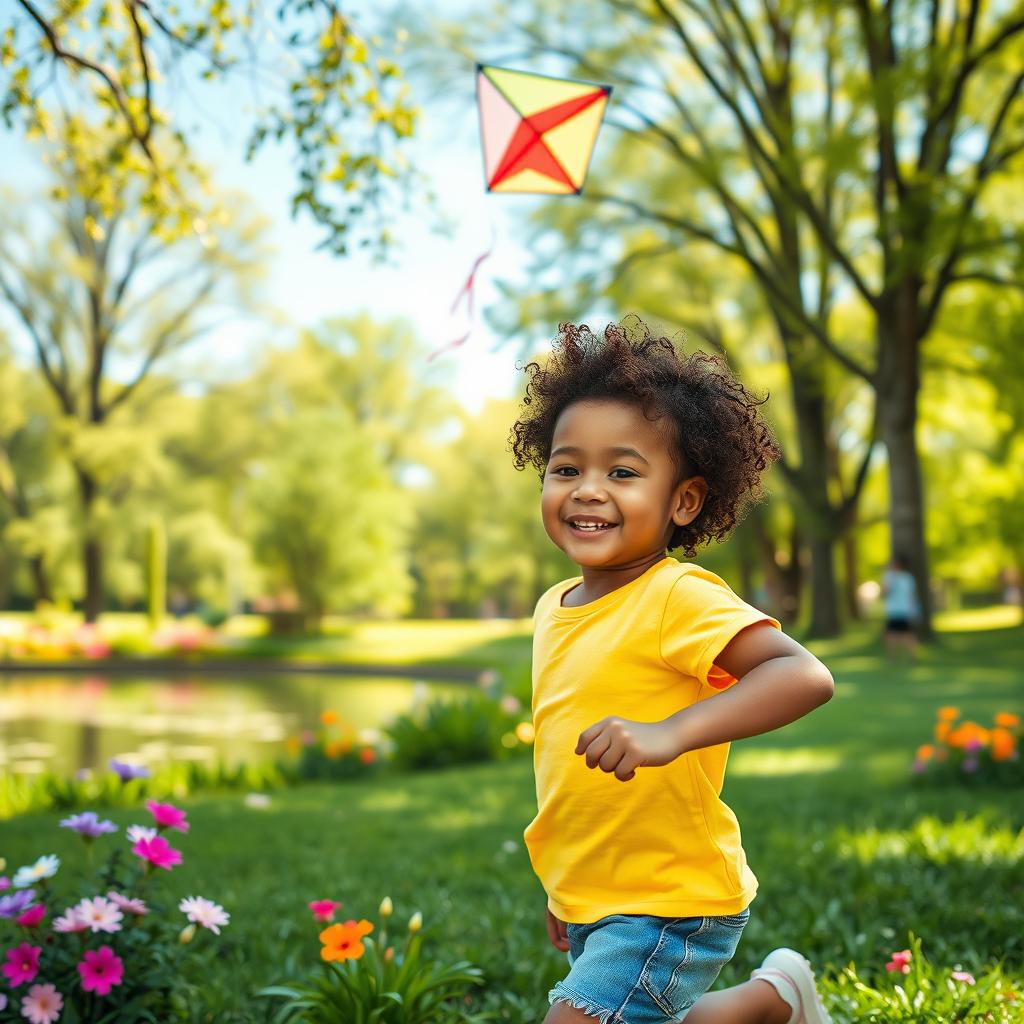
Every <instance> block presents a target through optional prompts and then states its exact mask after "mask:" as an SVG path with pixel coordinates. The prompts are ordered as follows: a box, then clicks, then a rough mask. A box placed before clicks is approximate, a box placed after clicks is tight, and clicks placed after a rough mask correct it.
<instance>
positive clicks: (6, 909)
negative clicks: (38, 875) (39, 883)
mask: <svg viewBox="0 0 1024 1024" xmlns="http://www.w3.org/2000/svg"><path fill="white" fill-rule="evenodd" d="M35 898H36V891H35V889H22V890H20V891H19V892H12V893H11V894H10V895H9V896H0V917H17V916H18V915H19V914H20V913H21V912H22V911H23V910H27V909H28V908H29V907H30V906H31V905H32V901H33V900H34V899H35Z"/></svg>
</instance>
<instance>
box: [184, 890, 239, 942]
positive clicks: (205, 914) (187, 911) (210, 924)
mask: <svg viewBox="0 0 1024 1024" xmlns="http://www.w3.org/2000/svg"><path fill="white" fill-rule="evenodd" d="M178 909H179V910H180V911H181V912H182V913H183V914H184V915H185V916H186V917H187V918H188V919H189V920H190V921H194V922H195V923H196V924H201V925H202V926H203V927H204V928H209V929H210V931H211V932H213V934H214V935H220V926H221V925H227V923H228V920H229V919H230V915H229V914H228V913H227V911H226V910H225V909H224V908H223V907H222V906H220V904H218V903H214V902H213V901H212V900H206V899H203V897H202V896H186V897H185V899H183V900H182V901H181V902H180V903H179V904H178Z"/></svg>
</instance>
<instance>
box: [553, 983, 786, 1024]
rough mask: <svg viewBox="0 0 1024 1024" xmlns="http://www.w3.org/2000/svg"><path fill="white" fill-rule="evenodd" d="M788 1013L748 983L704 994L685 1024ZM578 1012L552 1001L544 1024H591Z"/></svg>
mask: <svg viewBox="0 0 1024 1024" xmlns="http://www.w3.org/2000/svg"><path fill="white" fill-rule="evenodd" d="M792 1012H793V1011H792V1010H791V1009H790V1007H789V1006H788V1004H787V1003H786V1002H785V1001H784V1000H783V998H782V997H781V996H780V995H779V994H778V992H776V991H775V989H774V988H773V987H772V986H771V985H769V984H768V982H766V981H760V980H757V981H748V982H745V983H744V984H742V985H736V986H734V987H733V988H727V989H723V990H722V991H720V992H707V993H705V994H704V995H702V996H701V997H700V999H698V1000H697V1002H696V1003H694V1004H693V1006H692V1007H691V1008H690V1012H689V1013H688V1014H687V1015H686V1024H786V1022H787V1021H788V1020H789V1018H790V1016H791V1015H792ZM596 1020H597V1018H596V1017H591V1016H589V1015H588V1014H586V1013H584V1012H583V1011H582V1010H577V1009H576V1007H574V1006H570V1005H569V1004H568V1003H563V1002H561V1001H559V1002H556V1003H555V1004H554V1005H553V1006H552V1007H551V1009H550V1010H548V1014H547V1016H546V1017H545V1018H544V1024H594V1022H595V1021H596Z"/></svg>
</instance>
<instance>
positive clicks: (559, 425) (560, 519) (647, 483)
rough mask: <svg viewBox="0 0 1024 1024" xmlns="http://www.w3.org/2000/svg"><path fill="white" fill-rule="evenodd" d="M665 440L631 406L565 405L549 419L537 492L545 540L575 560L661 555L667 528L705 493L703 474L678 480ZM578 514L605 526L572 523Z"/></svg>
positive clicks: (657, 424)
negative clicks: (548, 449)
mask: <svg viewBox="0 0 1024 1024" xmlns="http://www.w3.org/2000/svg"><path fill="white" fill-rule="evenodd" d="M669 443H670V442H669V440H668V438H667V437H666V436H665V433H664V428H663V425H662V423H661V421H654V422H652V421H651V420H648V419H647V418H646V417H645V416H644V414H643V412H642V411H641V410H640V409H639V408H638V407H636V406H634V405H631V404H628V403H625V402H617V401H613V400H610V399H600V400H598V399H591V400H587V401H581V402H575V403H573V404H572V405H570V406H568V407H567V408H566V409H565V410H564V411H563V412H562V414H561V415H560V416H559V417H558V421H557V422H556V423H555V432H554V435H553V437H552V441H551V458H550V459H549V460H548V465H547V468H546V470H545V472H544V485H543V489H542V491H541V516H542V518H543V520H544V529H545V530H546V531H547V534H548V536H549V537H550V538H551V540H552V541H553V542H554V543H555V544H556V545H557V546H558V547H559V548H561V549H562V550H563V551H564V552H565V553H566V554H567V555H568V556H569V557H570V558H571V559H572V560H573V561H574V562H576V563H577V564H578V565H581V566H583V565H588V566H594V567H601V568H617V567H627V566H630V565H633V564H637V563H638V562H640V561H642V560H643V559H645V558H651V557H655V556H660V555H664V552H665V549H666V546H667V544H668V540H669V538H670V537H671V535H672V531H673V530H674V529H675V527H676V526H683V525H685V524H686V523H689V522H691V521H692V520H693V519H695V518H696V516H697V514H698V513H699V512H700V509H701V505H702V504H703V502H704V496H705V495H706V494H707V484H706V483H705V482H704V479H703V477H699V476H695V477H690V478H688V479H686V480H682V481H680V480H679V469H678V467H677V466H676V465H675V463H674V462H673V461H672V456H671V454H670V450H669ZM566 449H570V450H566ZM626 449H629V451H627V450H626ZM580 518H582V519H584V520H586V519H590V520H595V519H596V520H600V521H602V522H603V523H606V524H609V525H607V526H599V527H598V528H597V529H594V528H590V529H587V528H585V527H577V526H574V525H573V522H574V521H578V520H579V519H580Z"/></svg>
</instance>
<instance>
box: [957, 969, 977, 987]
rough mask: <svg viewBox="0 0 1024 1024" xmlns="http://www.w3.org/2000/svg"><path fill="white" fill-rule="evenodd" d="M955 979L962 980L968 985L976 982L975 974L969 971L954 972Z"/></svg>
mask: <svg viewBox="0 0 1024 1024" xmlns="http://www.w3.org/2000/svg"><path fill="white" fill-rule="evenodd" d="M953 980H954V981H962V982H964V984H966V985H973V984H974V975H973V974H971V973H970V972H968V971H954V972H953Z"/></svg>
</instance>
